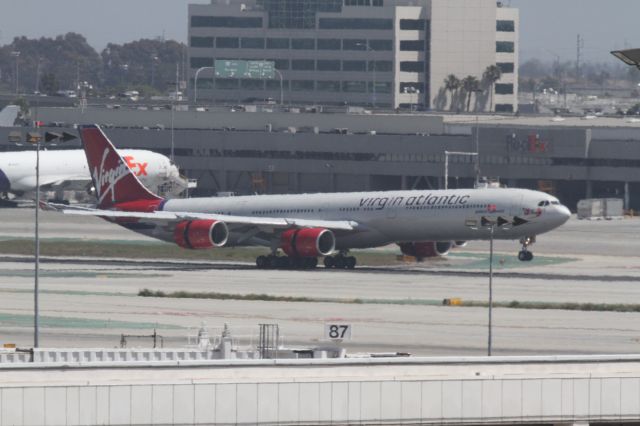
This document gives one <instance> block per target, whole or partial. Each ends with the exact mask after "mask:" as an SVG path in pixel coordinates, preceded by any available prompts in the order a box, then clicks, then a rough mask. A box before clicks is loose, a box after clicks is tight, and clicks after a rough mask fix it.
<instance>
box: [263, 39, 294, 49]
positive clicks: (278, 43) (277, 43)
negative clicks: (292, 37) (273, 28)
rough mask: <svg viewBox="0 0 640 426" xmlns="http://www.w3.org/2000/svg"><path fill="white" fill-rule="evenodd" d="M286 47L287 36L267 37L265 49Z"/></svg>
mask: <svg viewBox="0 0 640 426" xmlns="http://www.w3.org/2000/svg"><path fill="white" fill-rule="evenodd" d="M288 48H289V39H288V38H268V39H267V49H288Z"/></svg>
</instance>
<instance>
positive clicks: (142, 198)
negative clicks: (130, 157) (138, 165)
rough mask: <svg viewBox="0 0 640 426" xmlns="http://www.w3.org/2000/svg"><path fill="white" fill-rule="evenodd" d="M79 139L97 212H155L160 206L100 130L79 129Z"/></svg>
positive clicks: (157, 200) (85, 127)
mask: <svg viewBox="0 0 640 426" xmlns="http://www.w3.org/2000/svg"><path fill="white" fill-rule="evenodd" d="M80 138H81V140H82V145H83V147H84V152H85V154H86V156H87V162H88V164H89V170H90V172H91V178H92V179H93V185H94V187H95V190H96V196H97V197H98V208H100V209H105V210H107V209H117V210H126V211H154V210H156V209H157V208H158V206H159V205H160V204H161V203H162V202H163V199H162V198H160V197H158V196H157V195H155V194H154V193H152V192H151V191H149V190H148V189H147V188H146V187H145V186H144V185H142V183H140V181H139V180H138V178H137V177H136V176H135V174H134V173H133V171H132V170H131V169H130V168H129V166H128V165H127V163H126V162H125V161H124V160H123V158H122V157H121V156H120V155H119V154H118V152H117V151H116V149H115V147H114V146H113V144H112V143H111V141H109V138H107V136H106V135H105V134H104V132H103V131H102V129H100V127H98V126H96V125H90V126H82V127H81V128H80Z"/></svg>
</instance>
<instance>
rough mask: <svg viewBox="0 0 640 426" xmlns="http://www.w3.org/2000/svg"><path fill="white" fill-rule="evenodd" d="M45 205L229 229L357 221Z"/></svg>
mask: <svg viewBox="0 0 640 426" xmlns="http://www.w3.org/2000/svg"><path fill="white" fill-rule="evenodd" d="M46 208H48V209H53V210H58V211H61V212H62V213H64V214H68V215H79V216H98V217H102V218H109V219H115V220H117V219H124V220H126V219H138V220H140V221H144V222H155V223H160V224H166V223H168V222H181V221H185V220H216V221H221V222H224V223H226V224H227V225H228V226H229V228H230V230H233V229H234V228H239V227H243V226H247V225H249V226H254V227H258V228H263V229H266V228H269V229H274V228H275V229H287V228H326V229H331V230H334V231H353V230H355V229H356V228H357V226H358V223H357V222H354V221H346V220H321V219H300V218H279V217H253V216H233V215H223V214H210V213H191V212H165V211H155V212H149V213H145V212H126V211H118V210H100V209H91V208H69V206H64V205H58V204H51V203H49V204H46Z"/></svg>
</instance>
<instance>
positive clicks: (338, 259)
mask: <svg viewBox="0 0 640 426" xmlns="http://www.w3.org/2000/svg"><path fill="white" fill-rule="evenodd" d="M356 263H357V261H356V258H355V257H353V256H345V255H344V253H339V254H337V255H335V256H326V257H325V258H324V267H325V268H327V269H330V268H336V269H353V268H355V267H356Z"/></svg>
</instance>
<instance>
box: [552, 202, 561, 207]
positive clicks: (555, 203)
mask: <svg viewBox="0 0 640 426" xmlns="http://www.w3.org/2000/svg"><path fill="white" fill-rule="evenodd" d="M551 204H553V205H554V206H559V205H560V201H552V202H551Z"/></svg>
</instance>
